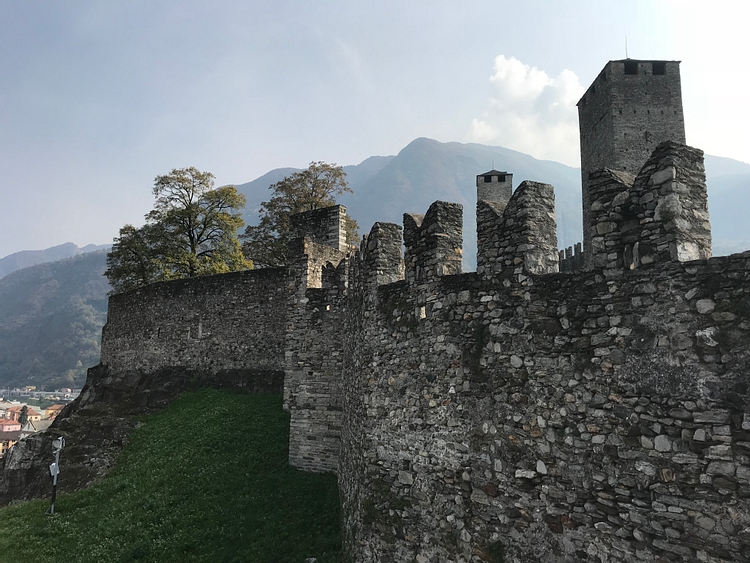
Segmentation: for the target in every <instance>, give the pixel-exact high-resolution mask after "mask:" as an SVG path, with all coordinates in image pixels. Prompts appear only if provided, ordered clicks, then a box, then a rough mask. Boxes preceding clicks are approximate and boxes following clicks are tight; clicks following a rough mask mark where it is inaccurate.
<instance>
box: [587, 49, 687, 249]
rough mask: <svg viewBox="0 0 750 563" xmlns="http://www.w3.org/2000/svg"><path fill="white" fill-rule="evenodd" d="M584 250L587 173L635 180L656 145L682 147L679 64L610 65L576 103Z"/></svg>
mask: <svg viewBox="0 0 750 563" xmlns="http://www.w3.org/2000/svg"><path fill="white" fill-rule="evenodd" d="M578 124H579V128H580V132H581V179H582V181H583V182H582V184H583V226H584V227H583V233H584V234H583V245H584V250H585V249H586V248H588V247H589V241H588V240H587V239H588V229H587V225H589V221H588V216H589V198H588V186H587V184H588V179H589V173H590V172H593V171H594V170H599V169H602V168H610V169H613V170H624V171H626V172H629V173H631V174H634V175H637V174H638V172H639V171H640V169H641V168H642V167H643V165H644V164H645V163H646V160H648V158H649V157H650V156H651V153H652V152H653V150H654V149H655V148H656V146H657V145H659V144H660V143H663V142H664V141H674V142H676V143H680V144H685V119H684V117H683V113H682V89H681V85H680V61H640V60H635V59H625V60H620V61H609V62H608V63H607V64H606V65H605V67H604V69H602V71H601V72H600V73H599V76H597V78H596V80H594V82H593V83H592V84H591V86H589V88H588V90H586V93H585V94H584V95H583V97H582V98H581V100H580V101H579V102H578Z"/></svg>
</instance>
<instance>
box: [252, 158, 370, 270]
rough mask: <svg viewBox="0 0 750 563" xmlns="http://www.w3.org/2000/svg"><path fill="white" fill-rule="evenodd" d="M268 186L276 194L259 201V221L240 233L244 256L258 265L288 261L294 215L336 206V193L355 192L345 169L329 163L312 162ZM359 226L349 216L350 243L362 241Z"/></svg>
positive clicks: (280, 264) (286, 262)
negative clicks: (291, 223) (268, 198)
mask: <svg viewBox="0 0 750 563" xmlns="http://www.w3.org/2000/svg"><path fill="white" fill-rule="evenodd" d="M269 189H270V190H271V191H272V192H273V195H272V196H271V199H270V200H269V201H264V202H263V203H261V204H260V223H259V224H258V225H249V226H248V227H247V228H246V229H245V233H244V234H243V235H241V236H240V238H241V239H242V240H243V244H242V250H243V252H244V253H245V256H247V258H249V259H250V260H252V261H253V264H255V265H256V266H259V267H272V266H282V265H285V264H288V263H289V251H288V246H289V242H290V239H291V236H292V235H291V233H290V217H291V216H292V215H294V214H295V213H300V212H302V211H312V210H313V209H320V208H323V207H329V206H331V205H336V196H340V195H341V194H343V193H352V190H351V188H349V185H348V184H347V183H346V172H344V170H343V168H342V167H341V166H337V165H335V164H328V163H326V162H311V163H310V166H309V167H308V168H307V169H305V170H302V171H301V172H294V173H293V174H290V175H289V176H287V177H286V178H284V179H283V180H281V181H279V182H276V183H275V184H273V185H271V186H270V187H269ZM357 229H358V226H357V222H356V221H355V220H354V219H351V218H347V225H346V233H347V237H346V241H347V242H348V243H349V244H354V243H356V242H357V241H358V240H359V235H358V234H357Z"/></svg>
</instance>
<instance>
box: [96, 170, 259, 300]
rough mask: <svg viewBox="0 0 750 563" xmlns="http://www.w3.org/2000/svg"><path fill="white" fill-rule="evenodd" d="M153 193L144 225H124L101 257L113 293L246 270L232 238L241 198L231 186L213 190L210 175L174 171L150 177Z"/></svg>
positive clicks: (237, 224)
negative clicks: (151, 204) (105, 261)
mask: <svg viewBox="0 0 750 563" xmlns="http://www.w3.org/2000/svg"><path fill="white" fill-rule="evenodd" d="M153 192H154V196H156V202H155V203H154V208H153V209H152V210H151V211H150V212H149V213H148V214H147V215H146V224H145V225H144V226H143V227H141V228H135V227H133V226H132V225H125V226H124V227H123V228H122V229H120V236H119V237H117V238H115V241H114V244H113V245H112V250H111V251H110V253H109V254H108V255H107V271H106V272H105V275H106V276H107V278H109V281H110V284H111V285H112V289H113V291H114V292H121V291H127V290H129V289H133V288H136V287H140V286H143V285H146V284H149V283H152V282H155V281H160V280H169V279H177V278H187V277H194V276H203V275H210V274H219V273H224V272H233V271H237V270H244V269H248V268H251V267H252V263H251V262H249V261H248V260H246V259H245V258H244V256H243V255H242V248H241V246H240V242H239V240H238V238H237V230H238V229H239V228H240V227H242V226H243V224H244V222H243V221H242V217H241V214H240V210H241V209H242V208H243V207H244V206H245V196H243V195H242V194H240V193H239V192H238V191H237V189H236V188H235V187H234V186H224V187H221V188H214V176H213V174H211V173H210V172H200V171H199V170H197V169H195V168H192V167H191V168H179V169H178V168H175V169H174V170H172V172H170V173H169V174H166V175H164V176H157V177H156V180H155V181H154V189H153Z"/></svg>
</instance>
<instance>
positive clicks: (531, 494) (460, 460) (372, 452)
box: [339, 253, 750, 562]
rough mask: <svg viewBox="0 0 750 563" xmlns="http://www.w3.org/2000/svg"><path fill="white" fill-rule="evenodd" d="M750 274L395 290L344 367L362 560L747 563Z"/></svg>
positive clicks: (347, 468)
mask: <svg viewBox="0 0 750 563" xmlns="http://www.w3.org/2000/svg"><path fill="white" fill-rule="evenodd" d="M749 267H750V253H746V254H745V255H739V256H735V257H730V258H715V259H712V260H710V261H708V262H699V263H688V264H681V263H673V264H670V265H669V266H667V267H665V268H663V269H658V270H657V269H655V268H653V269H650V270H633V271H622V272H621V274H620V275H618V276H614V277H611V278H605V277H604V276H603V275H602V274H601V273H595V272H584V273H578V274H549V275H546V276H534V275H532V274H528V277H526V279H525V280H523V282H521V283H519V282H518V281H516V280H513V279H512V278H511V279H508V278H504V279H502V280H500V279H497V278H489V279H486V278H482V277H480V276H479V275H478V274H463V275H457V276H447V277H444V278H442V279H439V280H434V281H432V282H429V283H422V284H413V285H407V284H406V283H405V282H398V283H395V284H390V285H387V286H383V287H381V288H380V289H379V290H378V292H377V296H378V302H377V303H376V304H375V306H374V307H372V308H371V309H369V308H368V309H367V313H369V315H367V314H365V315H361V314H357V313H358V312H357V311H356V310H355V311H353V313H355V314H357V319H356V320H354V321H352V322H353V324H352V326H354V324H355V323H359V324H360V332H357V333H354V332H350V333H349V334H348V339H349V344H348V345H347V347H346V348H345V350H346V352H347V358H346V360H345V363H346V365H350V366H359V369H352V370H351V371H349V372H347V373H346V379H345V385H346V388H345V399H344V405H345V409H344V413H345V415H344V424H343V428H344V429H345V432H344V435H343V446H342V449H343V452H342V458H341V465H340V468H339V481H340V486H341V489H342V497H343V498H342V500H343V503H344V515H345V518H346V521H345V524H344V529H345V531H346V533H347V536H346V541H347V551H348V552H349V553H350V554H356V555H355V556H354V560H355V561H470V560H478V559H476V557H480V558H482V557H484V556H489V554H491V553H493V552H495V553H496V552H497V551H498V549H499V545H500V544H502V545H503V546H504V547H505V552H506V559H505V561H519V562H527V561H582V560H591V561H636V560H646V561H648V560H652V561H655V560H657V558H659V557H665V558H666V559H665V560H685V561H688V560H704V561H720V560H721V561H743V560H746V559H745V557H746V556H747V555H748V554H747V553H745V551H743V550H744V549H745V547H744V546H745V545H746V542H747V540H748V537H747V534H748V531H747V530H748V526H750V518H749V517H748V514H750V510H749V509H750V506H749V504H750V503H749V502H748V494H750V465H748V454H750V442H749V441H748V440H749V439H750V433H749V432H748V430H749V429H750V414H748V410H749V409H748V400H747V399H748V397H747V391H748V389H747V370H748V367H749V363H750V353H748V350H747V347H746V345H745V343H746V342H747V339H748V337H750V273H749V272H750V270H749ZM422 311H424V313H423V315H424V316H422V313H420V312H422ZM362 318H364V321H363V320H362ZM472 557H474V559H472ZM711 558H713V559H711ZM484 560H485V561H491V560H492V559H490V558H485V559H484ZM496 560H498V559H496Z"/></svg>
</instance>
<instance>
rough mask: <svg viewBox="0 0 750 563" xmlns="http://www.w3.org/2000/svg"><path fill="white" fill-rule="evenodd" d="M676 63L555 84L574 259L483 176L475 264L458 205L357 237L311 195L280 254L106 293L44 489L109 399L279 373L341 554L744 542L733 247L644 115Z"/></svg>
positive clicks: (28, 463) (478, 553)
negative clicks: (575, 170) (59, 452)
mask: <svg viewBox="0 0 750 563" xmlns="http://www.w3.org/2000/svg"><path fill="white" fill-rule="evenodd" d="M676 73H677V74H676ZM678 73H679V66H678V64H677V63H675V62H672V61H631V60H625V61H611V62H610V63H608V64H607V66H605V70H604V71H602V73H601V74H600V76H599V77H598V78H597V80H596V81H595V83H594V84H592V86H591V88H589V91H588V92H587V93H586V95H585V96H584V98H583V99H582V101H581V102H579V111H580V112H581V130H582V159H583V162H584V166H583V168H584V169H585V177H584V185H583V191H584V198H583V199H584V211H585V215H584V216H585V223H584V243H585V244H584V254H585V256H586V260H585V261H584V264H583V267H580V266H581V264H580V261H579V260H571V261H569V264H568V266H571V265H572V266H571V267H567V268H566V271H564V272H560V271H559V270H560V264H559V255H558V249H557V240H556V236H555V208H554V189H553V187H552V186H550V185H547V184H540V183H536V182H522V183H521V184H520V185H519V186H518V187H517V188H516V189H515V191H513V192H512V193H511V191H510V189H507V190H506V189H499V187H498V189H493V186H487V185H485V182H493V181H494V182H498V183H499V182H500V177H501V176H503V175H504V174H506V173H504V172H503V173H500V172H497V171H491V172H490V173H485V174H483V175H479V176H480V177H481V179H480V178H478V187H480V185H481V189H480V193H481V195H482V197H481V198H480V200H479V201H478V202H477V236H478V256H477V264H478V267H477V271H476V272H470V273H461V270H460V268H461V254H462V224H461V209H460V206H458V205H456V204H453V203H446V202H435V203H434V204H433V205H432V206H431V207H430V208H429V209H428V210H427V212H426V213H425V214H424V215H417V214H407V215H405V216H404V226H403V229H402V227H401V226H399V225H395V224H389V223H376V224H375V225H374V226H373V228H372V229H371V231H370V233H369V234H368V235H366V236H365V237H364V238H363V241H362V244H361V245H360V248H359V249H358V250H357V251H351V250H349V249H347V248H346V246H345V245H343V244H342V241H343V239H342V238H341V237H342V236H343V235H342V234H341V230H340V225H341V224H342V221H341V219H342V217H343V213H344V210H343V208H341V207H335V208H331V209H329V210H321V211H317V212H312V213H311V214H306V215H304V216H302V217H299V218H298V219H297V220H296V221H295V225H296V227H295V228H296V229H297V233H298V235H299V238H298V239H297V241H296V242H295V243H294V244H295V246H294V249H295V254H294V255H295V258H294V259H293V260H292V263H291V264H289V265H288V266H286V267H284V268H278V269H272V270H258V271H249V272H240V273H235V274H226V275H221V276H213V277H210V278H201V279H195V280H182V281H175V282H166V283H161V284H155V285H153V286H149V287H146V288H143V289H141V290H136V291H134V292H130V293H126V294H122V295H116V296H112V298H111V299H110V309H109V315H108V321H107V325H106V327H105V329H104V332H103V340H102V365H100V366H98V367H97V368H92V370H91V371H90V375H89V381H88V383H87V385H86V388H85V390H84V392H83V394H82V395H81V397H80V398H79V399H78V401H77V402H76V403H74V404H73V405H72V406H70V407H68V409H67V410H66V411H65V412H64V413H63V414H62V415H61V416H60V417H58V419H57V421H56V422H55V423H54V425H53V428H52V432H55V431H62V430H65V431H66V432H68V433H69V435H73V436H74V437H75V439H76V440H79V443H80V444H81V445H80V446H79V448H80V449H81V452H80V458H79V465H78V467H79V468H80V470H79V472H78V473H76V472H75V471H68V472H67V474H66V472H63V473H62V474H61V476H62V477H65V476H66V475H68V476H70V477H68V478H69V479H70V480H69V481H68V482H67V484H66V482H64V481H63V482H61V486H63V487H66V486H67V487H68V488H75V487H78V486H82V485H85V484H86V483H87V482H90V481H91V480H92V479H95V478H97V477H98V476H99V475H101V474H103V473H104V472H105V471H106V469H107V468H108V467H110V466H111V463H112V462H113V460H114V459H115V458H116V456H115V455H114V454H113V455H110V456H108V457H107V456H99V457H95V456H94V455H93V454H92V453H91V451H92V450H91V449H89V450H88V452H89V454H88V455H89V458H88V459H89V460H93V462H91V463H88V464H87V461H86V460H87V458H86V449H85V447H84V446H85V445H86V444H87V440H89V442H92V441H93V442H96V444H100V445H101V444H104V445H105V446H107V447H109V448H110V449H109V450H108V451H114V450H116V448H117V447H121V445H122V443H124V442H125V441H126V440H127V434H128V432H129V431H130V426H128V425H127V421H128V420H130V419H128V413H129V412H136V411H137V410H138V409H139V408H141V409H142V408H152V407H158V406H159V405H161V404H163V403H164V402H165V401H168V400H170V399H171V398H172V397H174V396H176V393H177V392H179V391H180V390H182V389H185V388H189V387H190V386H191V385H222V386H232V387H237V388H243V389H249V390H251V391H268V390H278V389H279V387H280V386H281V378H283V392H284V397H285V405H286V408H288V409H289V411H290V413H291V430H290V432H291V434H290V462H291V463H292V464H293V465H295V466H297V467H300V468H302V469H306V470H313V471H337V472H338V478H339V485H340V493H341V502H342V508H343V531H344V543H345V552H346V557H347V559H348V560H350V561H354V562H375V561H379V562H400V561H418V562H420V563H425V562H434V563H437V562H445V561H455V562H469V561H472V562H479V561H486V562H495V563H497V562H500V561H506V562H511V561H512V562H519V563H520V562H523V563H526V562H532V561H534V562H536V561H542V562H550V563H551V562H574V561H598V562H614V561H653V562H666V561H688V562H698V561H701V562H729V561H750V510H749V509H750V506H749V504H750V501H749V500H748V497H749V496H750V457H749V456H750V402H749V401H748V379H749V377H748V373H749V369H750V252H745V253H742V254H736V255H733V256H728V257H719V258H711V257H710V256H711V238H710V225H709V222H708V209H707V198H706V185H705V173H704V169H703V154H702V152H701V151H699V150H697V149H694V148H690V147H687V146H685V145H684V126H682V129H681V128H680V127H681V123H682V108H681V103H680V104H679V114H675V113H672V116H675V115H676V116H677V117H676V118H675V117H670V118H669V119H667V117H664V118H662V117H661V116H662V115H665V116H666V115H667V113H666V109H672V111H677V110H676V109H675V108H676V107H677V102H675V100H679V95H680V93H679V91H675V90H674V88H675V87H677V88H679V74H678ZM675 85H676V86H675ZM640 93H643V95H641V94H640ZM639 96H640V97H639ZM659 100H661V101H659ZM664 100H666V102H664ZM657 102H658V103H657ZM662 102H664V103H662ZM660 104H661V105H660ZM582 105H584V106H585V107H588V109H589V110H592V109H595V110H596V111H597V112H599V113H598V114H596V115H599V117H597V118H596V119H597V121H596V123H600V121H599V120H603V121H601V124H602V125H601V126H597V127H600V129H596V130H594V129H592V128H595V127H594V126H595V125H596V123H591V122H589V118H588V117H586V115H584V109H585V107H584V108H581V106H582ZM667 106H668V107H667ZM653 108H658V109H659V112H653V111H652V109H653ZM662 109H664V110H665V113H664V114H662V113H661V110H662ZM628 110H630V111H628ZM634 110H635V111H634ZM633 111H634V113H633ZM592 115H594V114H593V113H592ZM630 115H635V117H633V118H629V117H628V116H630ZM650 115H651V116H654V115H655V116H657V117H655V118H653V119H652V118H649V117H648V116H650ZM602 116H604V117H602ZM621 116H623V117H621ZM591 119H593V117H592V118H591ZM633 120H636V121H633ZM665 120H666V121H665ZM664 123H667V125H664ZM670 123H671V124H672V125H675V124H676V127H672V128H671V129H670V125H669V124H670ZM608 124H613V125H612V126H611V127H610V125H608ZM652 124H653V125H652ZM636 130H639V131H647V132H651V134H650V135H648V136H647V135H641V136H640V137H638V138H637V140H634V141H633V142H632V143H630V142H628V141H624V140H623V139H627V138H628V137H627V134H629V133H631V132H632V131H636ZM670 130H671V131H672V133H671V134H670ZM587 135H588V136H593V137H594V139H593V142H592V139H591V138H588V137H587ZM584 137H586V138H585V139H584ZM615 137H617V138H615ZM631 138H632V137H631ZM607 147H610V148H607ZM611 147H614V148H611ZM622 151H625V154H624V155H623V154H621V152H622ZM587 163H589V164H590V163H593V165H591V166H589V164H587ZM623 163H624V164H623ZM508 176H509V174H508ZM487 178H489V180H487ZM503 178H504V180H505V179H507V177H505V176H503ZM402 233H403V236H402ZM402 243H403V245H404V246H405V253H404V254H403V256H402V252H401V248H402ZM125 399H127V400H125ZM102 412H106V413H109V416H110V418H108V419H107V420H109V421H115V422H112V424H111V426H106V425H100V426H99V430H98V432H91V431H90V430H88V428H89V427H88V426H87V424H86V420H87V417H88V420H89V423H91V421H92V420H95V416H97V415H100V413H102ZM118 420H121V421H125V422H123V423H122V424H120V425H119V426H118V425H117V424H116V421H118ZM107 432H109V433H110V434H111V435H112V436H113V438H112V439H111V440H110V441H109V442H107V441H106V435H107ZM91 436H93V438H91ZM39 440H42V438H40V439H39ZM39 440H37V442H28V443H23V442H22V443H20V444H19V445H17V446H16V447H15V448H14V450H13V451H12V453H11V454H10V455H8V456H6V458H5V466H4V473H3V480H2V481H1V482H0V495H2V498H3V499H5V500H8V499H9V498H11V497H12V496H14V495H16V496H32V495H33V494H34V490H35V489H34V483H37V482H40V481H39V479H41V477H39V475H40V473H39V471H43V470H44V468H46V465H47V464H48V463H49V460H47V459H46V458H45V456H49V454H48V453H47V449H48V448H46V447H42V446H41V445H40V443H41V442H39ZM35 444H36V445H35ZM94 462H96V463H94ZM39 468H41V469H39ZM35 472H36V473H35ZM76 475H77V477H76ZM35 476H36V477H35ZM35 479H36V480H35ZM11 483H12V484H15V489H13V487H11V486H9V484H11ZM24 486H25V488H24ZM18 490H24V491H25V492H24V493H23V495H19V494H18V493H17V491H18ZM14 491H16V492H14Z"/></svg>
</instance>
